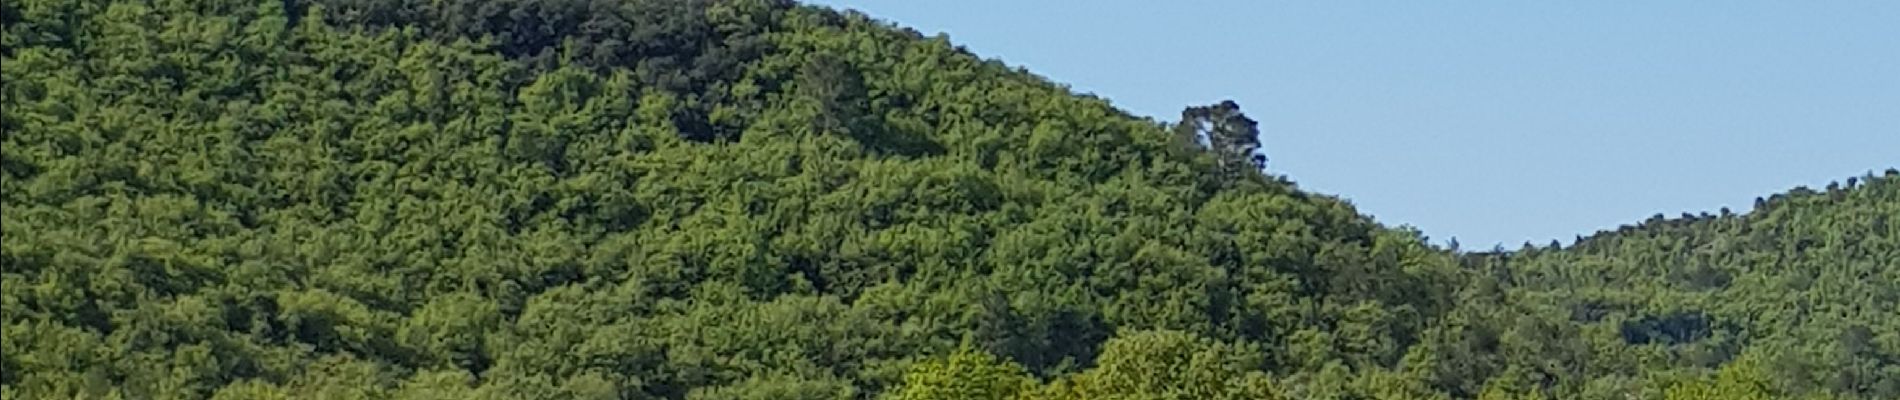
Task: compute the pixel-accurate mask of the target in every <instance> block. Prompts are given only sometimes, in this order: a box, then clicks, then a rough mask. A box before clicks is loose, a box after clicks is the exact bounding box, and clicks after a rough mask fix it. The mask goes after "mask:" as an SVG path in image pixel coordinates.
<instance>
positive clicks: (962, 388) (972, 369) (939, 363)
mask: <svg viewBox="0 0 1900 400" xmlns="http://www.w3.org/2000/svg"><path fill="white" fill-rule="evenodd" d="M1035 385H1036V380H1035V379H1034V378H1033V377H1031V376H1030V375H1029V372H1028V371H1026V370H1024V369H1023V368H1022V367H1021V366H1019V365H1016V364H1014V363H1010V362H1008V361H1003V360H998V359H997V358H996V356H992V355H990V354H989V353H984V352H980V351H973V350H971V349H969V348H960V349H958V350H957V351H956V352H955V353H951V354H950V355H949V356H948V357H944V358H942V359H933V360H927V361H923V362H920V363H917V364H914V365H912V366H911V370H910V372H908V373H905V374H904V383H903V387H901V388H899V389H898V390H897V391H896V392H895V393H896V394H895V395H894V396H890V398H891V399H894V400H950V399H967V400H1009V399H1015V398H1017V396H1018V395H1019V394H1021V393H1024V392H1027V391H1029V390H1032V389H1033V388H1034V387H1035Z"/></svg>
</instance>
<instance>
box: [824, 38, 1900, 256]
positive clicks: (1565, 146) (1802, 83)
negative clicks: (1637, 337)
mask: <svg viewBox="0 0 1900 400" xmlns="http://www.w3.org/2000/svg"><path fill="white" fill-rule="evenodd" d="M816 3H817V4H825V5H831V6H842V7H847V8H855V9H859V10H861V11H864V12H865V13H867V14H870V15H873V16H876V17H878V18H880V19H884V20H888V21H894V22H897V23H899V24H901V25H905V26H909V27H912V28H915V29H917V30H918V31H921V32H924V33H925V34H935V33H939V32H942V33H946V34H948V35H949V37H950V39H951V41H953V42H956V43H958V44H961V45H964V46H966V47H968V48H969V49H971V50H972V51H974V52H976V53H978V54H979V55H982V56H984V57H988V58H999V59H1002V60H1003V61H1005V62H1007V63H1009V64H1011V65H1018V66H1023V67H1026V68H1028V69H1030V70H1031V71H1034V72H1036V73H1037V74H1040V75H1043V76H1045V77H1049V78H1050V79H1052V80H1054V81H1057V82H1063V83H1067V84H1069V85H1071V87H1073V88H1074V89H1075V90H1077V91H1081V92H1090V93H1094V94H1096V95H1098V96H1102V97H1105V98H1108V99H1110V100H1111V101H1113V102H1114V103H1115V104H1116V105H1117V106H1119V107H1121V108H1123V109H1127V110H1129V111H1131V112H1135V113H1137V114H1143V115H1148V116H1152V117H1155V118H1157V119H1162V120H1169V121H1172V120H1175V119H1177V117H1178V115H1179V113H1180V110H1181V108H1182V107H1183V106H1187V105H1190V104H1204V103H1212V102H1215V101H1219V100H1221V99H1233V100H1235V101H1237V102H1239V103H1240V105H1241V107H1242V109H1243V110H1245V111H1246V112H1247V114H1248V115H1249V116H1251V117H1253V118H1254V119H1256V120H1259V121H1260V127H1261V130H1262V132H1263V134H1262V135H1263V137H1262V139H1263V142H1264V144H1265V147H1266V150H1267V156H1268V157H1270V160H1269V161H1268V164H1267V168H1268V169H1269V170H1271V171H1273V172H1275V173H1281V174H1286V175H1288V176H1290V177H1291V178H1292V179H1293V180H1295V181H1297V182H1299V183H1300V185H1301V187H1303V188H1306V189H1310V190H1315V191H1319V192H1324V193H1330V194H1336V195H1340V196H1343V197H1345V198H1347V199H1350V200H1351V201H1352V202H1353V203H1354V204H1355V205H1357V206H1358V207H1359V209H1360V210H1361V211H1362V212H1365V213H1368V214H1372V215H1373V216H1375V217H1377V218H1378V219H1379V220H1380V221H1381V222H1385V223H1388V224H1395V225H1396V224H1404V225H1412V226H1415V227H1418V228H1419V229H1421V230H1423V231H1425V233H1426V234H1427V235H1429V236H1431V237H1432V238H1433V240H1434V241H1435V242H1440V243H1443V241H1444V240H1445V239H1448V238H1451V237H1456V238H1458V240H1459V241H1460V242H1461V243H1462V244H1463V245H1464V247H1465V248H1468V249H1470V248H1479V247H1485V248H1488V247H1490V246H1491V245H1492V244H1495V243H1503V244H1505V245H1506V247H1511V248H1515V247H1516V246H1517V245H1518V244H1521V243H1523V242H1526V241H1531V242H1535V243H1539V244H1542V243H1547V242H1549V241H1550V240H1552V239H1561V241H1562V242H1564V243H1565V244H1568V243H1569V242H1570V239H1571V238H1572V237H1573V236H1575V235H1578V234H1589V233H1592V232H1596V231H1597V230H1599V229H1614V228H1615V227H1616V226H1618V225H1621V224H1624V223H1633V222H1637V221H1640V220H1642V219H1644V218H1647V217H1649V216H1650V215H1653V214H1657V213H1664V214H1667V215H1671V216H1674V215H1679V214H1680V213H1682V212H1701V211H1714V210H1717V209H1719V208H1721V207H1724V206H1727V207H1730V208H1732V209H1734V210H1736V211H1738V212H1739V211H1743V210H1746V209H1748V208H1750V207H1751V206H1752V203H1753V202H1754V199H1755V197H1757V196H1767V195H1770V194H1773V193H1778V192H1782V191H1786V190H1788V189H1790V188H1793V187H1795V186H1798V185H1806V186H1810V187H1814V188H1820V187H1823V186H1826V185H1827V184H1828V183H1829V182H1830V181H1836V180H1846V178H1848V177H1850V176H1855V175H1859V174H1861V173H1864V172H1868V171H1875V172H1878V171H1884V170H1885V169H1887V168H1890V167H1900V1H1891V0H1881V1H1772V2H1771V1H1667V2H1649V1H1569V2H1554V1H1549V2H1543V1H1459V2H1408V1H1382V2H1371V1H1300V2H1292V1H1262V0H1226V1H1191V0H1184V1H1132V0H1095V1H1079V0H958V1H950V0H940V1H923V0H828V1H817V2H816Z"/></svg>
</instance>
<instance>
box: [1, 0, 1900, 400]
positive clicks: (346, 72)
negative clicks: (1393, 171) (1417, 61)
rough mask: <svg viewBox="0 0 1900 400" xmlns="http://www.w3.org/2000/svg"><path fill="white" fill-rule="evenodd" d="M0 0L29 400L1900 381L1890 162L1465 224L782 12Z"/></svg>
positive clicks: (1280, 391)
mask: <svg viewBox="0 0 1900 400" xmlns="http://www.w3.org/2000/svg"><path fill="white" fill-rule="evenodd" d="M0 23H4V28H3V30H4V32H0V57H4V58H3V59H0V132H3V133H4V142H0V144H3V146H0V316H3V317H4V325H0V328H3V330H0V356H3V357H0V397H4V398H7V399H41V398H125V399H173V398H179V399H196V398H216V399H254V398H263V399H268V398H315V399H385V398H390V399H542V398H549V399H554V398H561V399H570V398H572V399H705V400H712V399H919V400H922V399H1104V398H1117V399H1189V398H1194V399H1201V398H1207V399H1260V398H1288V399H1308V398H1311V399H1441V398H1442V399H1451V398H1460V399H1463V398H1483V399H1519V398H1566V399H1567V398H1590V399H1594V398H1658V399H1660V398H1665V397H1666V398H1669V399H1731V398H1736V399H1747V398H1769V397H1774V398H1781V397H1788V398H1837V399H1880V398H1895V397H1897V396H1900V316H1896V314H1895V311H1893V310H1896V309H1900V308H1896V307H1897V306H1900V305H1897V304H1895V303H1896V297H1900V283H1897V282H1900V267H1897V266H1896V265H1895V263H1896V261H1895V260H1897V259H1900V221H1888V219H1890V217H1895V216H1900V209H1897V208H1896V207H1900V176H1896V175H1900V174H1896V173H1893V172H1889V173H1888V174H1886V175H1885V176H1878V177H1876V176H1871V175H1869V176H1865V177H1860V178H1856V179H1855V180H1854V181H1851V182H1850V183H1849V184H1848V185H1846V187H1837V188H1831V189H1830V190H1829V191H1827V192H1825V193H1820V192H1812V191H1802V192H1800V193H1791V194H1789V195H1787V196H1781V197H1777V198H1776V199H1775V200H1773V201H1766V202H1765V204H1764V205H1763V207H1760V210H1757V211H1753V212H1751V213H1749V214H1747V215H1728V214H1727V213H1724V214H1725V215H1722V216H1709V217H1700V216H1697V217H1693V218H1686V219H1680V220H1662V219H1657V220H1654V221H1651V222H1649V223H1646V224H1644V225H1643V226H1640V227H1634V228H1631V229H1628V230H1625V231H1624V232H1618V233H1606V234H1603V235H1598V236H1595V237H1592V238H1590V239H1588V240H1584V241H1582V242H1580V243H1578V244H1577V245H1576V246H1574V247H1573V248H1570V249H1540V248H1526V249H1523V250H1520V251H1515V252H1497V253H1482V254H1476V253H1474V254H1464V253H1459V252H1454V251H1449V250H1447V249H1440V248H1436V247H1433V246H1431V245H1428V244H1427V243H1426V242H1425V239H1424V238H1423V237H1422V235H1421V234H1419V233H1418V232H1415V231H1411V230H1407V229H1393V228H1388V227H1384V226H1382V225H1379V224H1377V223H1376V222H1374V221H1372V220H1370V219H1369V218H1367V217H1364V216H1362V215H1360V214H1359V213H1358V212H1357V211H1355V210H1354V209H1353V208H1352V207H1351V206H1350V205H1349V204H1347V203H1345V202H1343V201H1341V200H1338V199H1336V198H1333V197H1330V196H1325V195H1317V194H1310V193H1305V192H1302V191H1300V190H1298V189H1297V188H1296V187H1294V186H1293V185H1292V184H1291V183H1290V182H1289V181H1288V180H1287V179H1286V178H1283V177H1278V176H1274V175H1272V174H1268V173H1262V172H1260V171H1261V169H1260V168H1261V166H1262V163H1263V162H1264V161H1265V160H1264V158H1261V157H1259V154H1258V153H1257V152H1256V151H1255V150H1256V148H1257V147H1258V142H1255V141H1254V139H1253V138H1254V137H1255V136H1254V135H1252V133H1253V130H1254V129H1255V128H1254V124H1253V122H1252V120H1250V119H1248V118H1247V117H1246V116H1245V115H1242V114H1241V113H1240V111H1239V109H1238V105H1236V104H1233V103H1229V102H1223V103H1218V104H1214V105H1209V106H1200V107H1189V108H1187V109H1186V110H1185V111H1184V112H1183V114H1182V120H1181V121H1177V122H1176V123H1158V122H1155V121H1151V120H1146V119H1139V118H1135V117H1132V116H1130V115H1128V114H1127V113H1125V112H1123V111H1120V110H1118V109H1116V108H1114V107H1112V106H1111V105H1110V104H1108V103H1107V102H1105V101H1102V100H1100V99H1095V98H1092V97H1088V96H1081V95H1077V94H1075V93H1072V92H1070V91H1068V90H1066V89H1065V88H1063V87H1061V86H1060V85H1057V84H1055V83H1052V82H1049V81H1047V80H1044V79H1042V78H1039V77H1036V76H1034V75H1031V74H1029V73H1027V72H1025V71H1021V70H1019V69H1014V68H1011V67H1008V66H1006V65H1004V64H1002V63H1000V62H997V61H989V60H984V59H981V58H979V57H977V56H974V55H972V54H970V53H969V52H967V51H964V50H962V49H961V48H958V47H956V46H955V45H953V44H951V43H949V42H947V41H946V40H945V39H943V38H941V37H935V38H932V37H925V36H922V35H919V34H917V33H916V32H914V31H910V30H906V29H902V28H898V27H895V26H892V25H890V24H888V23H884V22H880V21H875V20H871V19H868V18H866V17H864V16H863V15H860V14H856V13H849V12H837V11H833V10H829V9H824V8H819V7H810V6H802V5H797V4H793V3H790V2H784V1H770V0H722V1H687V0H440V1H416V0H309V1H281V0H270V1H237V0H96V1H89V0H8V1H4V2H0ZM1890 222H1891V223H1892V224H1891V225H1890ZM1749 396H1754V397H1749Z"/></svg>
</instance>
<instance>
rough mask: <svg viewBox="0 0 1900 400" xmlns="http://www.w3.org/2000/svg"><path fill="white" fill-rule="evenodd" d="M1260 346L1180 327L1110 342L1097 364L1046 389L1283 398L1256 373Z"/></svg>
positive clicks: (1086, 395) (1131, 398)
mask: <svg viewBox="0 0 1900 400" xmlns="http://www.w3.org/2000/svg"><path fill="white" fill-rule="evenodd" d="M1263 359H1264V357H1262V355H1261V353H1260V350H1259V349H1257V348H1253V347H1251V346H1244V345H1229V344H1224V343H1219V342H1215V341H1213V340H1209V339H1205V338H1198V337H1194V336H1193V335H1190V334H1187V333H1183V332H1178V331H1147V332H1131V333H1129V334H1127V335H1123V336H1121V337H1117V338H1115V339H1112V340H1109V341H1108V343H1106V344H1104V345H1103V349H1102V355H1101V357H1100V358H1098V359H1097V360H1096V361H1097V364H1096V366H1095V368H1093V369H1090V370H1088V371H1085V372H1082V373H1080V374H1077V375H1076V376H1074V377H1071V378H1067V379H1066V380H1067V382H1058V383H1056V384H1054V385H1052V387H1050V388H1048V389H1046V390H1045V393H1047V394H1045V395H1044V396H1046V397H1047V398H1051V399H1067V398H1081V399H1126V400H1137V399H1141V400H1148V399H1152V400H1186V399H1210V400H1224V399H1230V400H1241V399H1277V398H1282V397H1281V393H1280V390H1279V389H1277V388H1275V387H1274V384H1273V383H1272V381H1271V379H1269V378H1268V377H1267V375H1266V374H1265V373H1262V372H1261V371H1260V366H1261V363H1262V362H1263Z"/></svg>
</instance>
